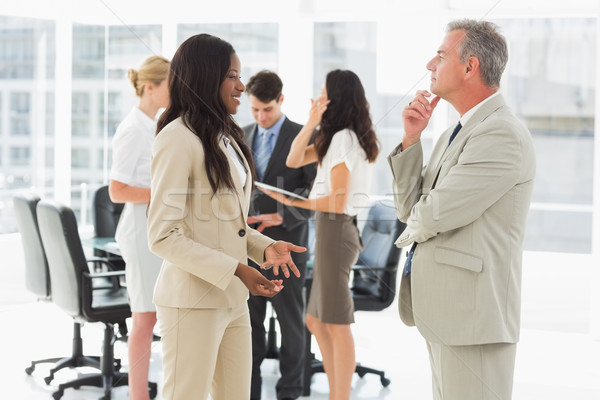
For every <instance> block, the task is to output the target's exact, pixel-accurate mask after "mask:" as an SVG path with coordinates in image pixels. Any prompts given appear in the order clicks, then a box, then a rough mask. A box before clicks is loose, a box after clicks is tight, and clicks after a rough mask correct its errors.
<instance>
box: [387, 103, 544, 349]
mask: <svg viewBox="0 0 600 400" xmlns="http://www.w3.org/2000/svg"><path fill="white" fill-rule="evenodd" d="M452 130H453V127H451V128H449V129H448V130H446V131H445V132H444V133H443V134H442V136H441V137H440V139H439V141H438V142H437V143H436V145H435V147H434V149H433V152H432V155H431V160H430V163H429V165H427V166H426V167H423V151H422V148H421V144H420V143H418V144H415V145H413V146H411V147H409V148H408V149H406V150H405V151H400V148H399V147H398V148H396V149H395V150H394V151H393V152H392V153H391V154H390V155H389V157H388V161H389V163H390V166H391V168H392V173H393V177H394V198H395V203H396V209H397V214H398V217H399V218H400V220H402V221H405V222H406V224H407V228H406V230H405V231H404V232H403V233H402V234H401V236H400V237H399V238H398V241H397V242H396V244H397V245H398V246H399V247H404V246H407V245H409V244H410V243H411V242H417V243H418V246H417V248H416V250H415V254H414V256H413V260H412V272H411V274H410V275H409V276H407V277H404V276H403V277H402V281H401V285H400V296H399V309H400V316H401V318H402V320H403V321H404V322H405V323H406V324H407V325H416V326H417V328H418V329H419V331H420V332H421V334H422V335H423V336H424V337H425V339H427V340H429V341H432V342H436V343H444V344H447V345H472V344H483V343H515V342H517V341H518V339H519V329H520V308H521V260H522V244H523V237H524V232H525V224H526V217H527V212H528V210H529V204H530V200H531V193H532V188H533V179H534V175H535V154H534V148H533V143H532V139H531V134H530V133H529V131H528V130H527V128H526V127H525V126H524V125H523V124H522V123H521V122H520V121H519V120H518V119H517V118H516V117H515V115H514V114H513V112H512V111H511V110H510V108H509V107H508V106H507V105H506V104H505V102H504V99H503V98H502V96H501V95H498V96H496V97H494V98H492V99H490V100H489V101H487V102H486V103H484V104H483V105H482V106H481V108H479V109H478V110H477V111H476V112H475V113H474V114H473V116H472V117H471V118H470V119H469V120H468V122H467V123H466V125H465V126H464V127H463V128H462V129H461V131H460V132H459V133H458V135H457V137H456V138H455V139H454V141H453V142H452V145H451V146H449V147H448V139H449V137H450V134H451V132H452ZM436 177H437V181H436ZM434 182H436V183H435V185H434ZM403 275H404V274H403Z"/></svg>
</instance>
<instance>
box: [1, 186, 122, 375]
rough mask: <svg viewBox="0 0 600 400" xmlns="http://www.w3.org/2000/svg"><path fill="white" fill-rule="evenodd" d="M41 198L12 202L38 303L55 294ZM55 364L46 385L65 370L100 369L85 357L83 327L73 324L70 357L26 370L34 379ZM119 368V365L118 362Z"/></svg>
mask: <svg viewBox="0 0 600 400" xmlns="http://www.w3.org/2000/svg"><path fill="white" fill-rule="evenodd" d="M39 201H40V198H39V197H38V196H36V195H33V194H23V195H16V196H14V198H13V204H14V210H15V216H16V219H17V226H18V227H19V232H20V234H21V242H22V244H23V250H24V252H25V286H26V287H27V289H28V290H29V291H30V292H32V293H33V294H35V295H36V296H37V297H38V299H39V300H43V301H51V300H52V295H51V293H52V291H51V285H50V273H49V271H48V262H47V260H46V254H45V252H44V246H43V244H42V239H41V237H40V231H39V228H38V221H37V212H36V206H37V204H38V202H39ZM43 363H53V364H54V366H53V367H52V368H51V369H50V372H49V375H48V376H46V377H45V378H44V381H45V382H46V384H50V382H51V381H52V380H53V379H54V374H55V373H56V372H57V371H59V370H61V369H63V368H76V367H93V368H98V369H100V357H97V356H85V355H83V341H82V339H81V324H80V323H79V322H77V321H75V322H74V323H73V350H72V352H71V355H70V356H68V357H54V358H46V359H42V360H36V361H32V362H31V365H30V366H29V367H27V368H25V372H26V373H27V374H28V375H31V374H32V373H33V371H34V370H35V367H36V365H37V364H43ZM117 367H120V361H117Z"/></svg>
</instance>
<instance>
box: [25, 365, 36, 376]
mask: <svg viewBox="0 0 600 400" xmlns="http://www.w3.org/2000/svg"><path fill="white" fill-rule="evenodd" d="M34 370H35V365H31V366H29V367H27V368H25V373H26V374H27V375H31V374H32V373H33V371H34Z"/></svg>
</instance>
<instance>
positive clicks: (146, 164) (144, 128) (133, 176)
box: [109, 56, 169, 400]
mask: <svg viewBox="0 0 600 400" xmlns="http://www.w3.org/2000/svg"><path fill="white" fill-rule="evenodd" d="M168 73H169V61H168V60H167V59H165V58H163V57H160V56H152V57H149V58H147V59H146V60H145V61H144V62H143V63H142V65H141V66H140V67H139V69H138V70H135V69H130V70H129V79H130V81H131V84H132V85H133V87H134V88H135V93H136V95H137V96H138V97H139V103H138V105H137V106H136V107H134V108H133V109H132V110H131V111H130V112H129V114H127V116H126V117H125V119H124V120H123V121H122V122H121V124H120V125H119V127H118V128H117V132H116V133H115V136H114V138H113V165H112V169H111V171H110V185H109V193H110V198H111V199H112V201H114V202H116V203H125V208H124V209H123V214H122V215H121V219H120V221H119V224H118V226H117V233H116V240H117V243H119V247H120V249H121V253H122V254H123V259H124V260H125V264H126V267H125V268H126V276H127V291H128V293H129V302H130V305H131V313H132V320H133V326H132V329H131V333H130V335H129V339H128V350H129V398H130V399H132V400H146V399H148V398H149V393H148V369H149V365H150V346H151V345H152V337H153V329H154V325H155V324H156V309H155V307H154V304H153V303H152V293H153V291H154V284H155V282H156V278H157V276H158V273H159V271H160V266H161V264H162V260H161V259H160V258H158V257H157V256H155V255H154V254H153V253H151V252H150V250H149V248H148V239H147V223H146V208H147V205H148V203H149V202H150V169H151V155H152V154H151V153H152V143H153V142H154V138H155V136H156V116H157V113H158V111H159V109H161V108H164V107H166V106H167V105H168V103H169V91H168V80H167V76H168Z"/></svg>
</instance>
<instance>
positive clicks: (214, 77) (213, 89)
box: [156, 34, 254, 192]
mask: <svg viewBox="0 0 600 400" xmlns="http://www.w3.org/2000/svg"><path fill="white" fill-rule="evenodd" d="M234 53H235V50H234V49H233V46H231V44H229V43H228V42H226V41H224V40H222V39H219V38H218V37H215V36H211V35H208V34H199V35H195V36H192V37H190V38H188V39H187V40H186V41H185V42H183V43H182V44H181V46H179V48H178V49H177V51H176V52H175V55H174V56H173V59H172V60H171V69H170V72H169V95H170V100H169V105H168V107H167V108H166V109H165V111H164V112H163V113H162V115H161V116H160V119H159V120H158V125H157V130H156V132H157V134H158V133H160V131H161V129H163V128H164V127H165V126H167V125H168V124H169V123H170V122H171V121H173V120H175V119H177V118H179V117H181V119H182V121H183V123H184V124H185V126H186V127H187V128H188V129H190V130H191V131H192V132H193V133H194V134H195V135H196V136H198V138H199V139H200V141H201V142H202V146H203V147H204V165H205V168H206V173H207V175H208V181H209V182H210V186H211V188H212V190H213V192H216V191H217V190H218V189H219V188H223V187H225V188H229V189H233V188H234V185H233V179H232V178H231V171H230V169H229V162H228V160H227V155H226V154H225V153H224V152H223V151H221V150H220V149H219V138H220V135H219V133H223V135H225V136H226V137H229V138H230V139H232V140H234V141H235V142H236V143H237V144H238V146H239V147H240V149H241V150H242V153H243V155H244V157H245V158H246V160H248V164H249V165H250V168H251V173H252V175H253V176H254V163H253V162H252V153H251V152H250V149H249V148H248V146H247V145H246V143H245V141H244V138H243V131H242V130H241V128H240V127H239V126H238V125H237V124H236V123H235V121H234V120H233V118H232V116H231V115H230V114H229V113H228V112H227V108H226V107H225V104H223V100H222V99H221V94H220V88H221V84H222V83H223V81H224V80H225V78H226V76H227V73H228V72H229V69H230V67H231V55H232V54H234Z"/></svg>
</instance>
